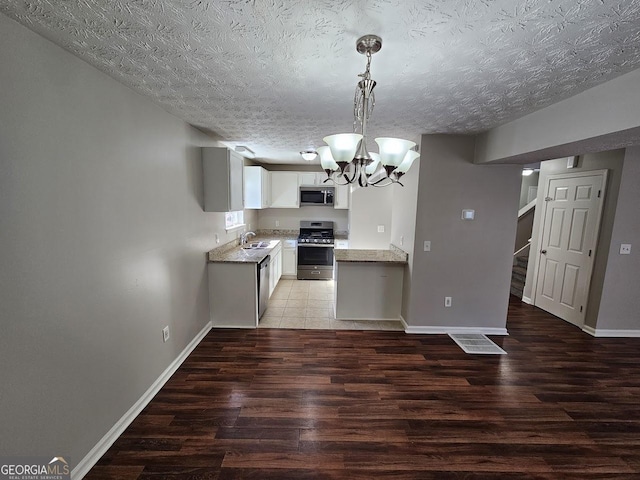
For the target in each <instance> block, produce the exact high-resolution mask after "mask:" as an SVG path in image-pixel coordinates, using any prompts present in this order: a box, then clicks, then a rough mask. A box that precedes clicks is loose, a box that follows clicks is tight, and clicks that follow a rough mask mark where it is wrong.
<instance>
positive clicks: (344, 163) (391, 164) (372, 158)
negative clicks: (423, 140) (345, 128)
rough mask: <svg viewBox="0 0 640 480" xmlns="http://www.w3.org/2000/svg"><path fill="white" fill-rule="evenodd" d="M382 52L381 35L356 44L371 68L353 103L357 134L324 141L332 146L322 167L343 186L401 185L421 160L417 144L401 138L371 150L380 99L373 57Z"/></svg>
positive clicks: (382, 140)
mask: <svg viewBox="0 0 640 480" xmlns="http://www.w3.org/2000/svg"><path fill="white" fill-rule="evenodd" d="M381 48H382V39H381V38H380V37H378V36H377V35H365V36H363V37H360V38H359V39H358V40H357V42H356V50H357V51H358V53H361V54H362V55H366V57H367V68H366V70H365V72H364V73H361V74H360V75H358V76H359V77H362V80H360V81H359V82H358V85H357V86H356V94H355V97H354V100H353V116H354V120H353V130H354V132H356V133H338V134H336V135H329V136H327V137H324V138H323V140H324V141H325V143H327V145H328V146H322V147H319V148H318V155H320V164H321V165H322V169H323V170H324V171H325V172H326V174H327V179H326V180H325V182H326V181H328V180H333V181H334V182H335V183H337V184H339V185H346V184H350V183H353V184H357V185H359V186H361V187H368V186H369V185H373V186H378V187H383V186H387V185H392V184H394V183H397V184H398V185H401V186H403V185H402V183H400V178H401V177H402V176H403V175H404V174H405V173H407V171H408V170H409V168H410V167H411V165H412V164H413V161H414V160H415V159H416V158H418V157H419V156H420V154H419V153H418V152H416V151H415V150H411V149H412V148H413V147H415V146H416V144H415V142H411V141H409V140H402V139H400V138H389V137H381V138H376V139H375V142H376V143H377V144H378V150H379V153H376V152H370V151H369V150H368V149H367V142H366V140H367V122H368V121H369V117H370V116H371V113H372V112H373V107H374V106H375V103H376V99H375V94H374V93H373V89H374V88H375V86H376V81H375V80H373V79H372V78H371V72H370V71H369V68H370V67H371V56H372V55H373V54H374V53H376V52H378V51H380V49H381Z"/></svg>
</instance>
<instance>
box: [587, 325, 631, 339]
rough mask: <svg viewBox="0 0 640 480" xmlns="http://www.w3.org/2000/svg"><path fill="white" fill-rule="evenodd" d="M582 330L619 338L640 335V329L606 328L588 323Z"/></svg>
mask: <svg viewBox="0 0 640 480" xmlns="http://www.w3.org/2000/svg"><path fill="white" fill-rule="evenodd" d="M582 331H583V332H586V333H588V334H589V335H591V336H592V337H600V338H603V337H609V338H611V337H619V338H634V337H640V330H616V329H605V328H593V327H590V326H588V325H585V326H584V327H582Z"/></svg>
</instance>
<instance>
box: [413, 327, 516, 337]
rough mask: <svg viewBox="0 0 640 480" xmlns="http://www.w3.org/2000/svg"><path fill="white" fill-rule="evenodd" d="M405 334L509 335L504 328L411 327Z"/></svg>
mask: <svg viewBox="0 0 640 480" xmlns="http://www.w3.org/2000/svg"><path fill="white" fill-rule="evenodd" d="M404 331H405V333H415V334H423V335H448V334H449V333H479V334H482V335H509V333H508V332H507V329H506V328H493V327H445V326H441V327H413V326H407V327H406V328H405V330H404Z"/></svg>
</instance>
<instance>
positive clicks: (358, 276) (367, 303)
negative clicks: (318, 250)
mask: <svg viewBox="0 0 640 480" xmlns="http://www.w3.org/2000/svg"><path fill="white" fill-rule="evenodd" d="M407 261H408V254H407V253H406V252H404V251H403V250H401V249H399V248H397V247H396V246H394V245H391V246H390V249H389V250H354V249H344V250H336V251H335V272H334V275H335V276H334V278H335V295H334V313H335V317H336V318H337V319H340V320H400V319H401V316H400V310H401V306H402V284H403V279H404V270H405V268H406V265H407Z"/></svg>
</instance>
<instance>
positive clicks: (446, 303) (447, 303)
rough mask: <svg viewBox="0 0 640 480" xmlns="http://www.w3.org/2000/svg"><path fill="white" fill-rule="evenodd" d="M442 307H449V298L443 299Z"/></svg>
mask: <svg viewBox="0 0 640 480" xmlns="http://www.w3.org/2000/svg"><path fill="white" fill-rule="evenodd" d="M444 306H445V307H450V306H451V297H444Z"/></svg>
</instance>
